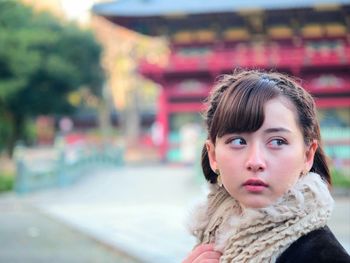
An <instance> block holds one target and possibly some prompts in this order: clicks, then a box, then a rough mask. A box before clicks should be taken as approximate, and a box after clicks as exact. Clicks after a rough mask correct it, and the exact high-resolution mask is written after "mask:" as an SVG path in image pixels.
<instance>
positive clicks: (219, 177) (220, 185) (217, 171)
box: [215, 169, 222, 187]
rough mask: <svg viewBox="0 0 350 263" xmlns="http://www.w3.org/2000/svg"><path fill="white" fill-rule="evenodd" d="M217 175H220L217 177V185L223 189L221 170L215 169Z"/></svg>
mask: <svg viewBox="0 0 350 263" xmlns="http://www.w3.org/2000/svg"><path fill="white" fill-rule="evenodd" d="M215 173H216V174H217V175H218V176H217V177H216V183H217V184H218V186H219V187H222V180H221V175H220V170H219V169H215Z"/></svg>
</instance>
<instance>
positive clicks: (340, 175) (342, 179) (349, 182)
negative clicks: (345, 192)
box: [332, 169, 350, 188]
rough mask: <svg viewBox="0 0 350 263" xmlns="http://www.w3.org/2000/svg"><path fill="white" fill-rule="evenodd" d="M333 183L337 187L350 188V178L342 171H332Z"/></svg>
mask: <svg viewBox="0 0 350 263" xmlns="http://www.w3.org/2000/svg"><path fill="white" fill-rule="evenodd" d="M332 181H333V186H335V187H342V188H350V176H349V175H346V174H345V172H343V171H341V170H337V169H333V170H332Z"/></svg>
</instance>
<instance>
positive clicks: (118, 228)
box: [0, 165, 350, 263]
mask: <svg viewBox="0 0 350 263" xmlns="http://www.w3.org/2000/svg"><path fill="white" fill-rule="evenodd" d="M204 192H205V190H204V187H203V186H202V185H201V184H200V183H199V180H198V178H195V176H194V174H193V169H192V168H190V167H179V166H157V165H155V166H143V167H121V168H116V169H113V170H112V169H110V170H100V171H97V170H96V171H91V174H90V175H88V176H86V177H85V178H84V179H83V180H81V181H80V182H78V183H77V184H75V185H73V186H70V187H66V188H60V189H53V190H48V191H41V192H37V193H33V194H29V195H26V196H23V197H21V198H19V200H20V201H21V202H22V203H23V204H27V205H29V206H34V207H36V208H37V209H39V210H40V211H41V213H44V214H45V215H46V216H47V217H49V218H54V219H55V220H57V221H58V222H63V223H64V224H66V225H68V226H69V227H70V228H72V229H76V230H78V231H81V232H82V233H84V234H86V235H87V236H91V237H93V238H94V239H96V240H98V241H100V242H101V244H106V245H107V246H109V247H112V248H113V247H114V248H117V249H118V251H123V252H125V253H126V254H129V255H132V256H133V257H134V258H136V259H138V260H139V261H140V262H146V263H173V262H174V263H175V262H181V259H183V258H184V256H185V255H186V254H187V253H188V251H189V250H190V249H191V248H192V246H193V244H194V239H193V238H192V237H191V236H190V235H189V234H188V233H187V230H186V227H185V225H186V220H187V218H188V217H189V214H190V210H191V209H190V208H191V207H193V205H194V203H196V202H197V201H198V199H201V198H204V196H205V194H204ZM11 198H12V199H14V200H18V197H17V196H13V195H9V196H8V197H7V198H2V199H0V200H6V199H7V200H10V199H11ZM33 220H34V221H35V219H33ZM348 222H350V199H349V198H340V199H337V201H336V207H335V212H334V216H333V218H332V220H331V222H330V227H331V228H332V229H333V231H334V232H335V234H336V235H337V237H338V238H339V239H340V241H341V242H342V243H343V245H344V246H345V247H346V248H347V250H348V251H350V225H349V223H348ZM0 223H1V222H0ZM34 230H35V228H34ZM31 231H32V232H33V229H32V230H31ZM27 232H28V230H27ZM34 233H35V231H34ZM0 235H1V233H0ZM2 239H3V238H2V235H1V240H2ZM18 249H19V248H18ZM43 253H44V254H45V252H43ZM0 257H1V254H0ZM0 262H2V261H1V258H0ZM60 262H70V261H64V260H61V261H60ZM75 262H77V261H75ZM81 262H88V261H81ZM93 262H108V261H104V260H101V261H99V260H98V261H93ZM115 262H124V261H118V260H117V261H115Z"/></svg>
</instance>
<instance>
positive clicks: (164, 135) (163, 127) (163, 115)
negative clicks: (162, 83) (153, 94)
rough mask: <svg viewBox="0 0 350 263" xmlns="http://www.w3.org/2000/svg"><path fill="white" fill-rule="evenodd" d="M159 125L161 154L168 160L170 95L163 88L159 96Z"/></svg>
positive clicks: (162, 157) (162, 158)
mask: <svg viewBox="0 0 350 263" xmlns="http://www.w3.org/2000/svg"><path fill="white" fill-rule="evenodd" d="M157 125H159V129H160V133H159V134H160V136H161V138H159V142H160V144H159V156H160V158H161V160H163V161H165V160H166V155H167V152H168V147H169V142H168V134H169V110H168V96H167V93H166V91H165V89H164V87H163V88H162V89H161V91H160V94H159V98H158V112H157Z"/></svg>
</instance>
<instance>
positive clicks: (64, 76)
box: [0, 1, 103, 153]
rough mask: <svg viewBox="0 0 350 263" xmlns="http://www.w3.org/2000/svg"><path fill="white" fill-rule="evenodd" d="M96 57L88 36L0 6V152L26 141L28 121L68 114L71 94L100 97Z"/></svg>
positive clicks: (13, 5)
mask: <svg viewBox="0 0 350 263" xmlns="http://www.w3.org/2000/svg"><path fill="white" fill-rule="evenodd" d="M100 55H101V47H100V46H99V45H98V43H97V42H96V41H95V39H94V36H93V34H92V33H91V32H90V31H83V30H81V29H79V28H77V27H76V26H74V25H73V24H63V23H62V22H60V21H58V20H57V19H55V18H54V17H53V16H51V15H49V14H45V13H41V14H35V13H34V12H33V10H32V9H31V8H29V7H27V6H24V5H22V4H21V3H19V2H17V1H5V2H0V148H1V147H4V146H6V147H7V149H8V150H9V152H10V153H11V151H12V149H13V147H14V144H15V142H16V141H17V140H18V139H25V138H26V134H25V129H24V125H25V123H26V120H28V119H29V118H33V117H35V116H37V115H40V114H69V113H72V112H73V111H74V107H73V106H72V105H71V104H70V103H69V101H68V94H69V93H71V92H72V91H74V90H77V89H79V88H80V87H82V86H84V87H85V88H86V87H88V88H89V90H90V91H91V92H92V93H93V94H95V95H97V96H101V88H102V83H103V72H102V69H101V66H100ZM4 142H7V143H6V145H4Z"/></svg>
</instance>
